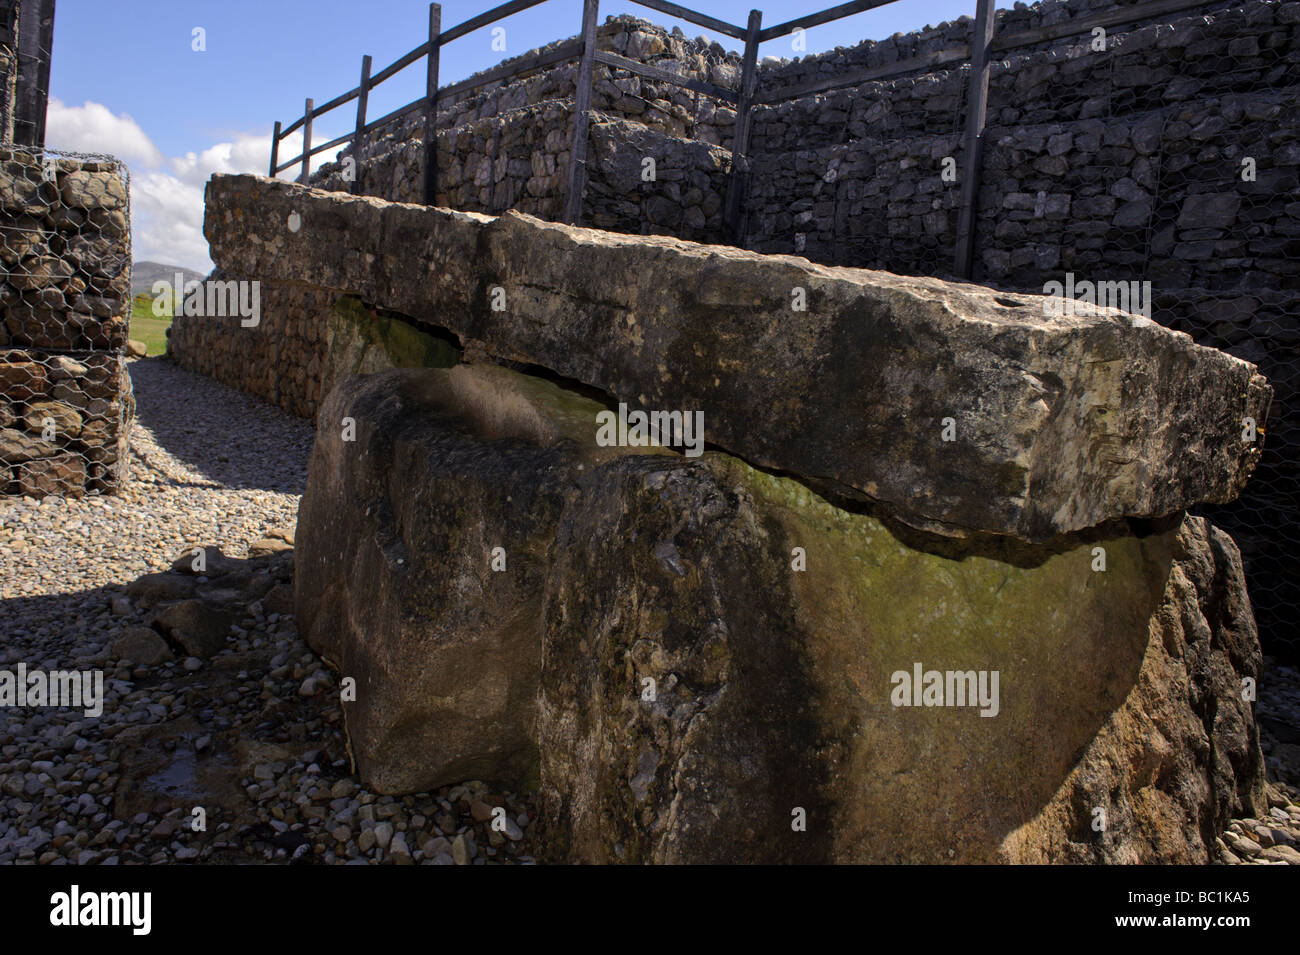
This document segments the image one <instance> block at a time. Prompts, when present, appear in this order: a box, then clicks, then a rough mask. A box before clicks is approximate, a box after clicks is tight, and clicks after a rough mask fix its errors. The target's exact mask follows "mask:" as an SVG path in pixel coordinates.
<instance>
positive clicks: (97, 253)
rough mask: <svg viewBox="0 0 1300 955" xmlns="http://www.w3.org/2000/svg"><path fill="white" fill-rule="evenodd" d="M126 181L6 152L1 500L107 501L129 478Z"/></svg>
mask: <svg viewBox="0 0 1300 955" xmlns="http://www.w3.org/2000/svg"><path fill="white" fill-rule="evenodd" d="M123 173H124V170H123V168H122V166H121V165H120V164H119V163H117V162H115V161H94V160H83V159H69V158H58V157H57V156H54V155H52V154H49V153H34V152H29V151H25V150H17V149H5V150H0V492H3V493H7V494H32V495H38V496H40V495H46V494H62V495H68V496H80V495H82V494H85V493H106V492H112V491H115V490H116V489H118V488H119V487H120V485H121V483H122V481H123V480H124V479H125V477H126V470H125V469H126V451H127V434H128V427H129V421H130V418H131V415H132V414H133V409H134V404H133V401H132V398H131V381H130V378H129V377H128V375H127V371H126V364H125V347H126V336H127V317H128V314H129V311H128V310H129V308H130V300H131V298H130V288H131V242H130V230H129V225H128V222H129V211H128V208H127V191H126V184H125V181H124V178H123Z"/></svg>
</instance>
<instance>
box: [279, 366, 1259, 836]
mask: <svg viewBox="0 0 1300 955" xmlns="http://www.w3.org/2000/svg"><path fill="white" fill-rule="evenodd" d="M600 409H601V405H599V404H597V403H596V402H593V401H590V400H588V399H586V398H583V397H580V396H578V395H576V394H569V393H567V392H565V391H563V390H562V389H560V388H558V387H557V386H555V385H552V384H550V383H547V382H542V381H540V380H537V379H533V378H530V377H528V376H521V375H519V374H517V373H515V372H511V371H508V370H506V369H503V368H500V367H494V366H483V365H472V366H459V367H457V368H454V369H451V370H436V369H429V370H416V371H407V370H398V371H389V372H384V373H381V374H377V375H373V376H366V377H361V378H355V379H350V380H348V381H347V382H345V383H344V384H343V385H342V386H340V387H339V388H338V389H336V390H335V391H334V392H333V393H332V394H331V395H330V397H329V398H328V399H327V400H326V403H325V405H324V407H323V410H322V415H321V422H320V426H319V431H318V438H317V444H316V449H315V451H314V453H313V460H312V465H311V469H310V472H309V477H308V488H307V492H306V494H305V496H304V499H303V505H302V508H301V509H300V513H299V522H298V531H297V536H296V540H297V552H296V553H297V557H296V567H297V580H296V586H297V605H298V618H299V620H300V622H301V625H302V627H303V630H304V633H305V635H306V637H307V639H308V641H309V643H310V644H311V645H312V646H313V648H315V649H317V650H318V652H320V653H321V654H322V656H324V657H325V658H326V659H327V660H328V661H329V662H330V663H331V665H333V666H335V667H336V668H337V669H338V672H339V676H340V678H345V677H351V678H354V679H356V681H357V690H358V695H357V702H356V703H351V704H348V703H345V713H346V720H347V727H348V732H349V736H350V739H351V742H352V748H353V752H354V754H355V755H356V758H357V762H358V767H359V771H360V773H361V776H362V779H363V780H365V781H366V782H367V783H368V784H370V785H373V786H375V787H376V788H379V789H380V790H381V791H396V792H401V791H406V790H408V789H415V788H423V787H427V786H430V785H435V784H439V783H443V782H449V781H452V780H454V779H456V778H457V776H458V775H462V774H475V775H478V776H481V777H486V778H489V779H500V780H502V781H505V782H517V781H519V780H521V779H523V780H527V779H530V778H531V777H532V775H533V772H534V770H533V761H534V760H540V770H539V772H540V786H541V790H540V792H541V799H542V806H543V812H544V820H545V823H546V846H547V852H548V853H549V854H550V856H551V857H552V858H555V859H564V860H570V861H588V862H617V861H656V862H706V861H712V862H718V861H731V862H789V861H805V862H809V861H858V862H862V861H906V862H940V861H954V860H955V861H962V862H993V861H1044V860H1047V859H1053V860H1062V861H1105V862H1154V861H1165V862H1169V861H1182V862H1193V861H1199V862H1205V861H1209V859H1210V858H1211V857H1212V854H1213V852H1215V851H1216V850H1215V848H1214V847H1215V839H1216V837H1218V836H1219V834H1220V833H1221V832H1222V831H1223V830H1224V828H1225V827H1226V826H1227V824H1228V822H1229V820H1230V819H1231V818H1232V817H1233V816H1234V815H1241V814H1250V813H1254V812H1256V811H1258V809H1259V807H1260V805H1261V800H1262V798H1263V796H1262V788H1261V787H1262V781H1263V776H1262V767H1263V762H1262V757H1261V754H1260V751H1259V744H1258V736H1257V731H1256V729H1255V725H1254V719H1253V715H1252V713H1251V710H1250V707H1249V706H1248V705H1247V704H1245V703H1244V702H1242V700H1241V680H1242V678H1244V677H1251V678H1257V677H1258V674H1259V672H1260V658H1259V649H1258V640H1257V637H1256V633H1255V629H1254V622H1253V618H1252V617H1251V614H1250V608H1249V603H1248V601H1247V600H1246V597H1245V589H1244V581H1243V577H1242V573H1241V566H1240V560H1239V557H1238V555H1237V553H1236V550H1235V547H1234V546H1233V545H1232V542H1231V541H1230V539H1228V538H1227V537H1226V535H1223V534H1222V533H1220V532H1218V531H1215V530H1214V529H1212V528H1211V527H1210V526H1209V525H1207V524H1206V523H1205V522H1204V520H1203V519H1199V518H1186V519H1184V518H1182V517H1180V516H1175V517H1173V518H1169V519H1166V520H1164V521H1161V522H1155V523H1151V524H1143V525H1141V526H1137V525H1135V526H1132V527H1129V526H1126V525H1125V524H1123V523H1122V522H1116V523H1115V524H1113V525H1111V526H1109V527H1108V528H1107V529H1106V530H1105V531H1104V532H1103V531H1098V532H1094V533H1092V534H1090V535H1087V536H1075V537H1061V538H1058V539H1056V540H1055V541H1053V542H1052V543H1050V544H1047V545H1036V546H1029V547H1024V546H1022V547H1010V546H1003V545H997V546H984V545H976V544H973V543H972V542H953V541H951V540H947V539H942V538H937V537H932V536H929V535H924V534H918V533H917V532H915V531H911V530H909V529H907V528H905V527H904V528H899V527H892V526H887V525H886V524H884V523H881V521H879V520H878V519H876V518H875V517H872V516H870V515H868V514H863V513H855V512H853V511H852V510H846V509H844V508H841V507H838V506H836V505H835V504H832V503H830V502H828V501H826V500H825V499H823V498H821V497H820V496H819V495H817V494H816V493H814V492H813V491H811V490H809V489H808V488H807V487H805V486H804V485H802V484H800V483H799V482H797V481H795V480H793V479H791V478H784V477H777V476H773V475H768V474H764V473H762V472H759V471H756V470H754V469H753V468H751V467H749V466H748V465H746V464H744V463H743V462H741V461H739V460H737V459H735V458H732V457H730V456H727V455H724V454H719V453H716V452H709V453H706V454H705V455H703V456H702V457H701V458H698V459H688V458H683V457H680V456H678V455H675V454H670V453H667V452H665V451H663V450H662V449H644V450H646V451H649V452H650V453H648V454H629V453H622V452H620V451H619V450H618V449H608V448H598V447H597V446H596V444H595V441H594V433H595V430H594V429H595V418H594V415H595V412H597V411H599V410H600ZM344 417H350V418H353V419H354V420H355V421H356V422H357V440H356V442H354V443H353V442H345V441H342V440H341V439H340V435H339V433H338V431H337V430H336V425H335V422H336V421H339V420H341V419H342V418H344ZM629 450H634V449H629ZM498 541H500V542H505V544H504V547H505V551H504V556H505V558H506V561H507V563H506V564H505V565H504V566H505V569H504V570H502V571H495V570H493V565H492V559H493V553H492V549H493V547H494V546H497V545H496V544H495V542H498ZM1098 547H1100V548H1102V549H1103V553H1104V560H1105V563H1104V570H1099V569H1098V565H1097V559H1098V557H1097V555H1098V551H1097V550H1096V548H1098ZM796 555H797V560H798V561H799V566H796ZM917 663H919V664H921V665H922V667H923V668H924V670H927V671H928V670H940V671H947V670H955V671H962V672H965V671H976V672H978V671H986V672H993V671H996V672H997V673H998V678H999V686H1000V690H999V695H998V705H997V707H996V712H995V713H991V715H990V716H989V717H983V716H981V715H980V712H979V710H980V707H975V706H968V707H956V708H954V707H934V706H916V707H907V708H903V707H897V706H895V705H893V704H894V697H893V696H892V692H893V687H894V683H893V681H894V674H896V673H897V672H899V671H903V672H906V673H908V674H910V673H911V671H912V668H913V666H914V664H917ZM647 680H649V681H653V682H652V683H651V684H650V687H649V693H650V694H651V695H650V696H649V697H647V696H646V693H647V683H646V681H647ZM985 709H987V707H985ZM1095 807H1101V808H1102V810H1104V812H1105V813H1106V816H1107V820H1108V823H1107V828H1106V830H1105V832H1104V833H1100V834H1096V835H1094V834H1093V831H1092V829H1091V822H1092V819H1093V818H1094V817H1093V814H1092V813H1093V809H1094V808H1095ZM472 808H473V807H472ZM797 810H802V811H803V812H804V813H806V818H807V821H808V828H807V830H806V831H795V830H792V828H791V821H792V813H794V812H795V811H797ZM477 811H478V813H479V815H484V814H486V813H489V812H490V810H489V809H488V808H487V806H482V807H479V808H478V810H477ZM881 819H889V820H890V822H889V824H888V825H883V824H882V823H881ZM935 819H943V820H945V822H944V824H943V825H942V826H940V827H936V826H934V825H933V824H932V823H933V820H935Z"/></svg>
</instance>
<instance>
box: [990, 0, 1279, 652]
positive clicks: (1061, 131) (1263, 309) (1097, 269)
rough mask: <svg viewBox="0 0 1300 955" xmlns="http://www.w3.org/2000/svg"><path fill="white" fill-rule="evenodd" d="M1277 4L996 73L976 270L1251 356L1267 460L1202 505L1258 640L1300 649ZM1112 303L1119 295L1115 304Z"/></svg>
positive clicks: (1192, 19)
mask: <svg viewBox="0 0 1300 955" xmlns="http://www.w3.org/2000/svg"><path fill="white" fill-rule="evenodd" d="M1276 9H1277V8H1276V6H1275V5H1259V6H1255V7H1252V8H1251V9H1249V10H1245V9H1228V10H1221V11H1214V12H1211V13H1209V14H1199V15H1193V14H1190V13H1189V14H1188V15H1187V16H1186V17H1184V18H1182V19H1176V20H1174V21H1173V22H1168V23H1164V24H1155V25H1149V26H1146V27H1141V28H1138V29H1134V30H1132V31H1130V32H1126V33H1117V34H1115V35H1112V36H1109V37H1107V36H1105V35H1101V36H1098V35H1085V36H1082V37H1079V38H1078V39H1077V40H1076V42H1074V43H1073V44H1072V45H1070V46H1068V47H1065V48H1062V47H1061V46H1059V45H1058V46H1057V47H1055V48H1053V49H1038V50H1033V51H1031V52H1030V53H1028V54H1027V55H1025V56H1023V57H1021V58H1019V59H1017V60H1015V61H1014V62H1009V63H1004V64H1001V65H1000V68H999V67H995V70H994V75H993V78H992V80H991V84H990V120H989V128H988V133H987V135H988V138H989V144H988V147H987V151H986V156H985V164H984V169H985V173H984V175H985V184H984V186H983V187H982V190H981V195H980V211H979V218H978V228H977V235H976V240H975V249H976V268H975V275H974V277H975V280H976V281H979V282H981V283H984V284H988V285H993V286H996V287H1000V288H1004V289H1007V290H1022V291H1037V292H1042V291H1044V285H1043V283H1044V282H1045V281H1048V280H1056V281H1063V280H1064V279H1065V278H1066V276H1073V279H1074V281H1075V282H1076V283H1079V282H1082V281H1089V282H1092V283H1100V282H1105V283H1108V284H1109V285H1111V286H1112V287H1114V288H1123V289H1125V290H1126V291H1128V292H1130V293H1131V294H1130V296H1129V301H1128V304H1127V305H1125V304H1123V303H1120V304H1121V307H1126V308H1127V310H1129V311H1139V312H1141V313H1143V314H1146V315H1147V316H1148V317H1150V318H1151V319H1153V320H1154V321H1156V322H1158V323H1160V324H1162V325H1166V326H1168V327H1171V328H1174V329H1177V330H1179V331H1183V332H1186V333H1187V334H1189V335H1190V336H1191V337H1192V338H1193V340H1194V341H1196V342H1197V343H1198V344H1202V345H1207V346H1210V347H1214V348H1219V349H1222V350H1224V351H1227V352H1229V353H1230V354H1233V355H1236V356H1237V357H1239V358H1243V359H1245V360H1247V361H1250V362H1253V363H1254V364H1256V365H1257V366H1258V367H1259V370H1260V372H1261V373H1262V374H1263V375H1265V376H1266V377H1267V378H1268V379H1269V382H1270V384H1271V385H1272V387H1273V389H1274V397H1273V404H1272V408H1271V410H1270V413H1269V416H1268V420H1267V421H1266V422H1258V423H1257V425H1258V428H1259V435H1260V438H1261V440H1262V441H1263V455H1262V458H1261V460H1260V464H1259V466H1258V467H1257V469H1256V471H1255V473H1254V475H1253V476H1252V478H1251V479H1250V483H1249V484H1248V485H1247V487H1246V489H1245V491H1244V492H1243V493H1242V495H1241V496H1240V498H1239V499H1238V500H1237V501H1235V502H1233V503H1231V504H1228V505H1223V506H1213V507H1211V506H1203V507H1201V508H1198V513H1201V514H1203V515H1204V516H1206V517H1208V518H1209V519H1210V520H1212V521H1213V522H1214V523H1215V524H1217V525H1218V526H1220V527H1222V528H1223V529H1224V530H1225V531H1227V532H1228V533H1229V534H1231V535H1232V536H1233V538H1234V539H1235V540H1236V541H1237V543H1238V545H1239V547H1240V548H1241V552H1242V557H1243V563H1244V565H1245V569H1246V579H1247V585H1248V588H1249V593H1250V598H1251V602H1252V604H1253V605H1254V609H1255V614H1256V618H1257V621H1258V623H1259V628H1260V635H1261V641H1262V643H1263V646H1264V648H1265V651H1266V652H1270V653H1272V654H1273V655H1275V656H1277V657H1278V658H1281V659H1287V660H1296V659H1300V637H1297V635H1296V631H1295V627H1294V622H1293V617H1292V611H1291V608H1292V607H1294V605H1295V603H1296V601H1297V599H1298V598H1300V563H1298V562H1297V559H1296V556H1295V555H1296V554H1297V552H1298V550H1300V509H1298V508H1297V503H1298V499H1300V473H1298V471H1297V461H1296V448H1297V444H1300V433H1298V432H1297V428H1298V427H1300V418H1298V416H1297V411H1298V410H1300V409H1297V406H1296V402H1297V396H1296V388H1297V385H1298V384H1300V351H1298V350H1297V346H1300V202H1297V201H1296V195H1297V190H1298V189H1300V145H1297V144H1296V143H1295V142H1294V133H1293V132H1291V131H1290V130H1289V129H1287V128H1286V127H1287V126H1288V124H1289V121H1288V117H1294V116H1295V115H1297V114H1298V113H1300V77H1297V75H1296V73H1295V71H1294V69H1293V68H1292V67H1291V66H1290V64H1293V63H1294V60H1295V55H1296V54H1295V42H1294V40H1293V39H1292V36H1291V34H1292V31H1291V29H1290V27H1288V26H1287V25H1286V24H1282V23H1280V22H1277V21H1276V20H1275V19H1274V17H1275V11H1276ZM1107 304H1115V303H1113V302H1112V303H1107Z"/></svg>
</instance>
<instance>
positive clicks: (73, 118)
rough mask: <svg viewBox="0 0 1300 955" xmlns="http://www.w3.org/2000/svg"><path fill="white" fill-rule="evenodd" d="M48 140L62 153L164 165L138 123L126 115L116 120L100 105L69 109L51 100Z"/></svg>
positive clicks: (48, 115)
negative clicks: (66, 151) (75, 152)
mask: <svg viewBox="0 0 1300 955" xmlns="http://www.w3.org/2000/svg"><path fill="white" fill-rule="evenodd" d="M45 140H46V142H48V143H49V144H50V145H51V146H55V147H58V148H61V149H71V150H75V151H77V152H87V153H109V154H110V155H113V156H117V157H119V158H121V159H124V160H126V161H127V162H128V163H137V162H138V163H142V164H143V165H146V166H157V165H159V164H161V163H162V161H163V155H162V153H161V152H159V151H158V147H157V146H155V145H154V144H153V140H151V139H150V138H149V137H148V136H147V135H146V134H145V131H144V130H143V129H141V128H140V127H139V126H138V125H137V124H136V121H135V120H134V119H132V118H131V117H130V116H128V115H126V114H125V113H123V114H122V115H120V116H114V115H113V113H112V112H111V111H110V110H109V108H108V107H107V106H104V105H102V104H100V103H92V102H86V103H85V105H83V106H68V105H66V104H65V103H64V102H63V101H62V100H58V99H51V100H50V105H49V109H48V110H47V111H46V114H45Z"/></svg>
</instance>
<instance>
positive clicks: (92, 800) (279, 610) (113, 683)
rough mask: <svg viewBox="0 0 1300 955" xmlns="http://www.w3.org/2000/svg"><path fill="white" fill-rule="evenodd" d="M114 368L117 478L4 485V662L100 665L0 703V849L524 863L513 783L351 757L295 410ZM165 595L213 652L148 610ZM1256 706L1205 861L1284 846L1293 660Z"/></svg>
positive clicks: (36, 858) (199, 858)
mask: <svg viewBox="0 0 1300 955" xmlns="http://www.w3.org/2000/svg"><path fill="white" fill-rule="evenodd" d="M130 367H131V377H132V381H133V383H134V387H135V393H136V402H137V408H138V417H137V419H136V423H135V426H134V428H133V430H132V435H131V479H130V481H129V483H128V485H127V488H126V490H125V492H124V493H123V494H122V495H121V496H119V497H106V498H86V499H82V500H64V499H61V498H47V499H45V500H42V501H36V500H31V499H23V498H0V633H3V635H4V642H3V645H0V668H9V669H14V668H16V667H17V666H18V665H19V664H25V665H26V666H27V667H28V669H29V670H35V669H38V668H39V669H43V670H47V671H49V670H59V669H78V670H96V669H97V670H101V671H102V672H103V675H104V680H105V687H104V689H105V694H104V710H103V713H102V714H101V715H99V716H98V717H92V716H87V715H86V714H84V713H83V711H82V710H79V709H76V708H68V707H62V708H58V707H27V708H19V707H0V863H5V862H18V863H28V864H31V863H43V864H67V863H70V862H77V863H82V864H93V863H100V864H117V863H143V862H154V863H159V862H243V861H262V860H265V861H281V862H295V863H307V862H320V863H347V864H367V863H377V862H383V863H397V864H409V863H417V862H423V863H432V864H442V865H450V864H460V865H467V864H478V865H482V864H488V863H494V862H525V863H526V862H531V861H532V856H531V852H532V851H533V850H532V847H531V838H530V830H529V824H530V822H531V819H532V817H533V816H534V815H535V811H534V808H533V806H532V804H531V802H530V799H529V797H528V796H527V795H521V794H513V793H503V792H493V791H492V790H491V789H490V788H489V787H488V786H486V785H484V784H483V783H479V782H470V783H465V784H463V785H460V786H455V787H444V788H443V789H441V790H439V791H438V792H436V793H418V794H415V795H412V796H405V797H401V798H394V797H389V796H383V795H381V794H378V793H374V792H370V791H367V790H366V789H365V788H364V787H362V786H360V785H359V784H358V783H357V780H356V778H355V776H353V775H352V773H351V764H350V759H349V757H348V752H347V743H346V739H345V737H344V733H343V730H342V712H341V708H340V706H339V702H338V693H337V692H336V691H334V687H335V682H334V676H333V674H331V673H330V672H329V670H328V669H327V668H326V667H325V665H324V663H323V662H322V661H321V660H320V658H319V657H317V656H316V655H315V654H314V653H313V652H312V651H311V650H310V649H309V648H308V647H307V646H306V645H305V644H304V643H303V642H302V640H301V639H300V637H299V636H298V633H297V629H296V626H295V625H294V620H293V614H292V609H293V608H292V573H293V556H292V547H291V544H292V539H293V526H294V523H295V521H296V517H297V509H298V498H299V495H300V494H301V493H302V490H303V487H304V484H305V481H306V476H307V459H308V455H309V453H310V449H311V441H312V429H311V426H310V424H308V423H307V422H305V421H303V420H301V419H298V418H293V417H290V416H288V415H286V414H284V413H283V412H280V411H278V410H276V409H275V408H273V407H271V406H270V405H267V404H264V403H263V402H260V401H258V400H256V399H254V398H250V397H248V396H246V395H243V394H241V393H239V392H237V391H234V390H232V389H230V388H228V387H226V386H224V385H221V384H218V383H216V382H215V381H212V380H211V379H208V378H204V377H202V376H199V375H195V374H192V373H190V372H188V371H185V370H183V369H180V368H177V367H176V366H174V365H172V364H171V363H170V362H167V361H165V360H162V359H157V358H155V359H145V360H142V361H136V362H133V363H132V364H131V366H130ZM266 538H273V539H266ZM274 538H278V539H274ZM250 543H252V545H253V546H252V547H251V548H250ZM198 545H203V546H205V547H209V548H212V547H215V548H219V550H211V551H209V553H210V554H211V559H210V560H209V567H208V568H207V573H206V574H204V575H200V576H195V575H193V574H190V573H186V572H181V571H180V570H177V571H176V572H170V573H164V572H167V571H171V570H173V565H174V564H176V566H177V567H178V568H183V569H184V570H185V571H188V569H189V568H188V564H189V561H188V558H187V559H186V560H185V561H183V562H181V563H177V559H178V558H179V557H181V555H183V554H186V553H192V552H193V549H194V548H195V547H196V546H198ZM232 558H233V559H232ZM146 574H148V575H150V576H147V577H144V578H143V580H141V579H138V578H141V575H146ZM128 585H129V589H128ZM182 592H183V593H182ZM178 594H181V595H183V596H186V597H193V598H195V599H193V600H191V601H189V602H190V603H191V604H193V605H194V606H195V607H198V608H200V610H201V614H202V619H201V620H198V621H197V622H196V624H195V625H196V626H199V627H200V629H202V627H208V629H212V628H211V626H210V625H212V624H213V623H214V621H215V631H214V633H215V635H216V642H217V644H218V645H219V646H220V647H221V649H220V650H219V651H218V652H215V653H208V654H203V658H202V659H200V657H199V656H192V655H191V656H188V657H186V656H185V655H184V651H188V650H189V649H190V648H189V646H188V645H187V644H185V643H184V642H183V641H180V643H181V646H179V647H178V646H173V645H169V644H167V642H166V641H164V640H163V639H162V637H161V636H159V635H158V634H157V633H156V631H155V630H153V629H150V628H149V626H148V625H149V624H150V622H151V620H152V619H153V616H154V612H155V609H154V605H155V604H156V603H157V602H159V601H160V600H174V599H176V598H177V595H178ZM198 598H202V599H198ZM176 642H177V641H175V640H174V641H173V643H176ZM177 649H180V650H182V653H181V658H177V657H176V656H174V654H173V650H177ZM195 652H197V651H195ZM150 654H153V655H154V657H150ZM155 657H156V658H155ZM1258 714H1259V717H1260V725H1261V728H1262V730H1261V735H1262V739H1263V745H1264V751H1265V754H1266V757H1267V762H1268V768H1269V776H1270V779H1271V780H1273V782H1274V786H1273V787H1272V788H1271V792H1270V804H1271V805H1270V807H1269V808H1268V809H1267V810H1266V811H1265V813H1264V814H1262V815H1263V818H1261V819H1258V820H1238V821H1235V822H1234V823H1233V824H1232V826H1231V828H1230V830H1229V831H1228V832H1227V833H1225V834H1224V837H1223V838H1222V839H1220V840H1219V842H1218V845H1217V847H1216V848H1217V854H1218V861H1220V862H1222V863H1228V864H1283V863H1291V864H1298V863H1300V852H1298V851H1297V845H1298V844H1300V806H1298V805H1296V801H1297V798H1298V797H1300V790H1297V789H1296V788H1294V787H1295V786H1296V785H1297V784H1300V745H1297V743H1300V673H1297V671H1296V670H1294V669H1286V668H1281V667H1270V668H1269V670H1268V673H1267V675H1266V677H1265V679H1264V680H1263V681H1261V685H1260V701H1259V706H1258ZM501 808H504V809H505V813H504V815H503V814H502V813H500V812H499V810H500V809H501ZM196 810H201V811H202V812H201V814H200V813H197V812H196ZM200 815H201V819H200V818H199V817H200ZM196 819H199V821H200V822H201V824H202V825H201V827H200V826H198V825H196ZM250 857H251V858H250Z"/></svg>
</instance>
